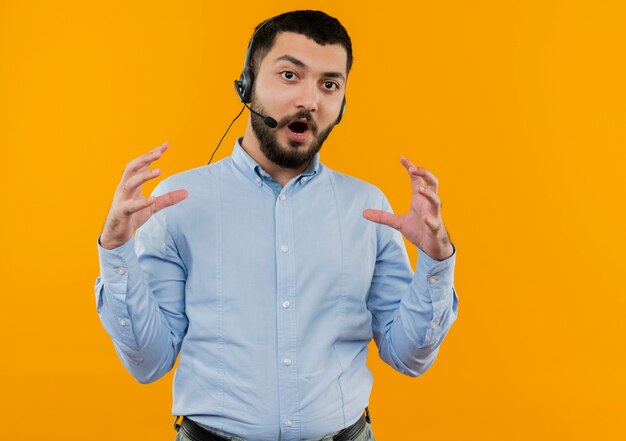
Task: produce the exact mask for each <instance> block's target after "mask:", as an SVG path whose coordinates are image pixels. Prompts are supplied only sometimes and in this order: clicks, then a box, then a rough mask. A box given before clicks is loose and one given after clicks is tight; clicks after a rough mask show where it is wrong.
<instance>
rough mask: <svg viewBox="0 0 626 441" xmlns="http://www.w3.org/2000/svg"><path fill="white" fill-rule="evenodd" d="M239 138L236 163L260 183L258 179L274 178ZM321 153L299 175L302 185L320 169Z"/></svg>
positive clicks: (234, 152) (236, 147)
mask: <svg viewBox="0 0 626 441" xmlns="http://www.w3.org/2000/svg"><path fill="white" fill-rule="evenodd" d="M242 139H243V138H238V139H237V141H236V142H235V147H234V148H233V153H232V155H231V158H232V160H233V162H234V163H235V166H236V167H237V168H238V169H239V170H241V172H243V174H244V175H246V176H247V177H249V178H250V179H252V180H253V181H255V182H256V183H257V184H258V183H259V181H258V179H259V178H263V179H268V178H270V179H272V177H271V176H270V175H269V174H268V173H267V172H266V171H265V170H263V168H261V166H260V165H259V164H258V163H257V162H256V161H255V160H254V159H252V157H251V156H250V155H249V154H248V153H247V152H246V151H245V150H244V149H243V147H241V140H242ZM320 165H321V164H320V154H319V153H316V154H315V156H314V157H313V159H312V160H311V163H310V164H309V166H308V167H307V168H306V170H304V171H303V172H302V173H301V174H300V175H298V178H297V180H298V182H300V183H301V184H302V185H304V184H306V183H307V182H309V181H310V180H311V179H312V178H313V177H314V176H315V175H317V174H318V173H319V171H320Z"/></svg>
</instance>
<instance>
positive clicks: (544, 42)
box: [0, 0, 626, 441]
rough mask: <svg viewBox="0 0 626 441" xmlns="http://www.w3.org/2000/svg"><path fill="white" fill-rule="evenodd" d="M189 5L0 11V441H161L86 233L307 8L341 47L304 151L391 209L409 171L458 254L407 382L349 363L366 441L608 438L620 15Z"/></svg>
mask: <svg viewBox="0 0 626 441" xmlns="http://www.w3.org/2000/svg"><path fill="white" fill-rule="evenodd" d="M211 3H212V2H209V1H184V2H183V1H181V2H170V1H149V2H148V1H132V2H131V1H128V2H121V1H115V0H114V1H108V2H83V1H55V2H52V1H50V2H37V1H23V2H22V1H20V2H18V1H8V0H0V146H1V147H0V148H1V149H2V154H1V156H0V191H2V195H1V198H0V200H1V202H2V209H1V210H2V212H1V213H2V215H1V216H0V231H1V232H2V238H1V239H0V247H1V250H0V251H1V252H0V258H1V259H2V262H1V263H2V264H1V265H0V286H1V287H2V289H1V291H2V301H3V307H2V320H0V332H1V333H2V336H3V337H4V347H3V350H2V355H1V356H2V363H1V364H0V378H2V399H1V404H0V423H1V425H0V427H1V429H0V433H2V435H1V437H2V438H3V439H9V438H16V437H19V439H24V440H36V439H47V440H128V439H136V440H169V441H171V440H172V439H173V437H174V432H173V430H172V418H171V416H170V407H171V379H172V378H171V374H169V375H168V376H167V377H166V378H164V379H161V380H160V381H158V382H156V383H153V384H151V385H148V386H145V385H140V384H138V383H137V382H135V380H133V379H132V377H131V376H130V375H129V374H128V373H127V372H126V371H125V370H124V368H123V367H122V364H121V363H120V362H119V360H118V359H117V357H116V355H115V353H114V351H113V347H112V344H111V342H110V339H109V337H108V336H107V335H106V333H105V332H104V330H103V328H102V327H101V325H100V322H99V320H98V318H97V315H96V308H95V301H94V295H93V284H94V280H95V278H96V276H97V274H98V264H97V253H96V246H95V245H96V237H97V235H98V232H99V230H100V228H101V226H102V223H103V221H104V218H105V215H106V213H107V211H108V207H109V204H110V200H111V197H112V195H113V191H114V189H115V186H116V185H117V182H118V179H119V178H120V176H121V172H122V169H123V167H124V164H125V163H126V162H127V161H128V160H130V159H131V158H133V157H135V156H137V155H139V154H140V153H142V152H144V151H147V150H148V149H151V148H153V147H155V146H157V145H158V144H160V143H162V142H164V141H170V143H171V147H170V150H169V151H168V153H167V155H166V156H165V157H164V158H163V159H162V160H161V161H160V164H159V166H160V167H161V168H162V169H163V174H164V175H169V174H172V173H175V172H177V171H180V170H183V169H187V168H191V167H196V166H199V165H202V164H204V163H206V162H207V161H208V158H209V156H210V153H211V151H212V149H213V148H214V146H215V145H216V143H217V141H218V140H219V138H220V136H221V135H222V133H223V131H224V130H225V128H226V126H227V125H228V123H229V122H230V121H231V119H232V118H233V117H234V116H235V114H236V113H237V112H238V111H239V109H240V104H239V103H238V100H237V98H236V96H235V93H234V91H233V86H232V82H233V80H234V79H235V78H237V77H238V76H239V73H240V71H241V67H242V64H243V57H244V53H245V48H246V45H247V42H248V38H249V37H250V35H251V31H252V29H253V27H254V25H255V24H257V23H258V22H260V21H261V20H263V19H265V18H267V17H269V16H272V15H275V14H277V13H280V12H283V11H285V10H290V9H297V8H315V9H323V10H325V11H327V12H329V13H330V14H332V15H335V16H337V17H338V18H339V19H340V20H341V21H342V22H343V23H344V25H345V26H346V27H347V29H348V30H349V32H350V34H351V37H352V40H353V44H354V50H355V65H354V68H353V71H352V73H351V76H350V78H349V83H348V105H347V109H346V115H345V118H344V121H343V122H342V124H341V125H340V126H338V127H337V128H336V130H335V131H334V132H333V134H332V136H331V137H330V138H329V140H328V142H327V143H326V144H325V146H324V148H323V150H322V158H323V160H324V161H325V163H326V164H327V165H329V166H330V167H333V168H335V169H338V170H340V171H344V172H346V173H349V174H351V175H354V176H357V177H360V178H362V179H365V180H367V181H370V182H372V183H374V184H376V185H378V186H379V187H381V188H382V189H383V191H385V193H386V194H387V195H388V197H389V199H390V200H391V202H392V205H393V206H394V207H395V210H396V211H403V210H405V208H406V207H407V206H408V202H409V196H410V188H409V185H408V180H407V177H406V175H405V173H404V170H403V168H402V166H401V165H400V164H399V162H398V161H397V158H398V156H399V155H400V154H403V155H406V156H408V157H409V158H411V159H412V160H413V161H414V162H416V163H419V164H421V165H424V166H426V167H428V168H429V169H431V170H432V171H433V172H434V173H435V174H436V175H437V176H438V177H439V179H440V182H441V185H440V188H441V190H440V193H441V196H442V200H443V215H444V220H445V221H446V224H447V227H448V229H449V231H450V233H451V235H452V238H453V240H454V242H455V243H456V245H457V247H458V260H457V270H456V288H457V290H458V292H459V296H460V311H459V312H460V314H459V319H458V321H457V323H456V324H455V325H454V327H453V328H452V331H451V332H450V334H449V336H448V338H447V340H446V341H445V342H444V344H443V346H442V350H441V352H440V355H439V358H438V360H437V361H436V363H435V365H434V366H433V367H432V368H431V370H429V371H428V372H427V373H426V374H425V375H423V376H422V377H420V378H418V379H411V378H408V377H403V376H402V375H400V374H398V373H396V372H394V371H393V370H392V369H391V368H388V367H387V366H385V365H383V364H382V363H381V362H380V361H379V360H378V358H377V357H376V356H375V353H374V351H372V352H371V357H370V366H371V368H372V370H373V371H374V376H375V385H374V391H373V395H372V400H371V406H370V408H371V411H372V416H373V420H374V430H375V432H376V436H377V438H378V439H379V440H383V441H384V440H393V439H400V438H401V436H403V438H402V439H415V440H418V439H437V440H459V439H460V440H531V439H532V440H555V439H563V440H615V439H626V429H625V428H624V421H623V420H624V416H626V369H625V367H624V364H625V362H626V343H625V340H626V338H625V337H626V323H625V322H626V320H625V318H624V317H625V316H626V314H624V310H625V309H626V295H625V294H626V292H625V290H624V286H623V276H620V275H619V274H620V271H621V270H623V269H624V258H623V257H622V255H623V252H622V249H623V248H624V246H625V245H626V243H625V236H626V235H625V234H624V225H625V222H624V212H625V210H624V199H625V198H624V192H625V190H626V186H625V184H624V182H623V173H620V172H622V171H623V170H622V169H623V168H624V167H625V166H626V160H625V159H626V157H625V156H626V155H625V153H624V144H625V141H626V139H625V138H626V137H625V134H626V130H625V127H626V125H625V123H626V104H625V103H626V93H625V92H626V90H625V86H624V79H625V78H626V75H625V74H626V68H625V67H626V62H625V61H624V59H625V58H624V53H625V49H626V45H625V43H626V26H625V23H626V6H625V3H624V2H623V1H621V0H620V1H602V0H595V1H585V2H581V1H546V0H537V1H530V0H528V1H474V2H468V1H464V0H456V1H445V2H431V1H429V2H426V1H420V2H412V1H404V2H398V1H387V2H384V3H382V4H379V3H367V2H365V3H364V2H356V1H351V2H347V1H337V0H334V1H315V2H313V1H289V2H287V1H280V2H262V1H258V0H257V1H247V0H246V1H238V2H230V3H229V2H215V3H216V4H211ZM244 124H245V120H244V119H243V118H242V119H240V120H239V121H238V122H237V123H236V125H235V126H234V127H233V129H232V130H231V132H230V133H229V135H228V136H227V138H226V140H225V141H224V144H223V146H222V147H221V149H220V151H219V152H218V153H217V155H216V157H217V158H218V159H219V158H222V157H224V156H226V155H228V154H230V151H231V149H232V144H233V142H234V139H235V137H236V136H237V135H239V134H241V133H242V131H243V127H244ZM151 188H152V186H150V188H147V189H146V190H147V191H150V190H151ZM411 258H412V259H413V261H414V260H415V253H414V252H413V251H411Z"/></svg>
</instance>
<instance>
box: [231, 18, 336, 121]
mask: <svg viewBox="0 0 626 441" xmlns="http://www.w3.org/2000/svg"><path fill="white" fill-rule="evenodd" d="M271 21H272V19H271V18H270V19H268V20H265V21H264V22H263V23H261V25H260V26H259V27H258V28H257V29H256V31H254V34H252V37H251V38H250V43H248V49H247V50H246V58H245V61H244V63H243V71H242V72H241V75H240V76H239V79H238V80H235V91H236V92H237V96H238V97H239V99H240V100H241V102H242V103H244V105H245V104H250V101H251V99H252V85H253V84H254V72H252V69H251V68H250V55H251V53H252V49H253V47H254V46H253V45H254V39H255V38H256V36H257V35H258V34H259V32H260V31H261V29H263V28H264V27H265V26H266V25H267V24H268V23H269V22H271ZM246 107H247V106H246ZM345 109H346V97H345V95H344V97H343V101H342V103H341V110H340V111H339V116H337V119H336V120H335V125H336V124H339V123H340V122H341V118H343V113H344V111H345ZM250 110H251V109H250ZM268 125H269V124H268Z"/></svg>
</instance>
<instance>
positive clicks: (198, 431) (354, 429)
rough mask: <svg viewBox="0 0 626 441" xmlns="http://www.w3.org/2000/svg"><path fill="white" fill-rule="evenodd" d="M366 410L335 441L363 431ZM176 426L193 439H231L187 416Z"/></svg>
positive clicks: (209, 440)
mask: <svg viewBox="0 0 626 441" xmlns="http://www.w3.org/2000/svg"><path fill="white" fill-rule="evenodd" d="M366 412H367V416H366V415H361V418H359V420H358V421H357V422H356V423H354V424H353V425H351V426H349V427H346V428H345V429H342V430H340V431H339V432H337V433H336V434H335V435H334V436H333V441H349V440H351V439H353V438H355V437H356V436H358V435H359V434H360V433H361V432H363V430H365V427H366V425H367V424H366V423H369V422H370V419H369V409H366ZM176 419H178V418H176ZM174 426H175V427H176V428H177V430H181V431H182V432H183V434H184V435H185V436H186V437H187V438H189V439H191V440H192V441H228V440H229V439H230V438H226V437H223V436H221V435H218V434H216V433H213V432H210V431H208V430H206V429H205V428H204V427H202V426H201V425H200V424H198V423H196V422H195V421H193V420H190V419H189V418H187V417H183V421H182V422H181V424H180V425H178V424H176V422H175V423H174Z"/></svg>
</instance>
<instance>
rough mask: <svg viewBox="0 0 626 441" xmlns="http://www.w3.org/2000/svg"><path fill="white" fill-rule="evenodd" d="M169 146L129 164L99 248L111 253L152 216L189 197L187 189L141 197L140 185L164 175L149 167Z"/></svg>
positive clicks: (164, 146) (114, 198)
mask: <svg viewBox="0 0 626 441" xmlns="http://www.w3.org/2000/svg"><path fill="white" fill-rule="evenodd" d="M168 147H169V143H167V142H166V143H163V144H161V145H160V146H158V147H157V148H155V149H154V150H152V151H150V152H148V153H144V154H143V155H141V156H139V157H138V158H135V159H133V160H132V161H130V162H129V163H128V164H127V165H126V168H125V169H124V174H123V175H122V180H121V181H120V183H119V185H118V186H117V189H116V190H115V196H114V197H113V203H112V204H111V209H110V210H109V214H108V215H107V218H106V221H105V223H104V228H103V230H102V234H101V235H100V245H101V246H102V247H103V248H106V249H109V250H112V249H113V248H117V247H119V246H121V245H123V244H125V243H126V242H128V241H129V240H130V239H131V237H132V236H133V234H134V232H135V230H136V229H137V228H139V227H141V226H142V225H143V224H144V223H146V221H147V220H148V219H150V216H152V215H153V214H154V213H156V212H157V211H159V210H161V209H163V208H165V207H169V206H170V205H174V204H176V203H178V202H180V201H182V200H183V199H185V198H186V197H187V196H188V193H187V190H175V191H171V192H169V193H166V194H164V195H161V196H158V197H149V198H146V197H144V196H143V195H142V194H141V186H142V185H143V184H144V183H145V182H147V181H149V180H150V179H154V178H156V177H157V176H159V175H160V174H161V170H160V169H158V168H156V169H154V170H150V164H152V163H153V162H154V161H156V160H157V159H159V158H160V157H161V155H163V153H164V152H165V151H166V150H167V148H168Z"/></svg>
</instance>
